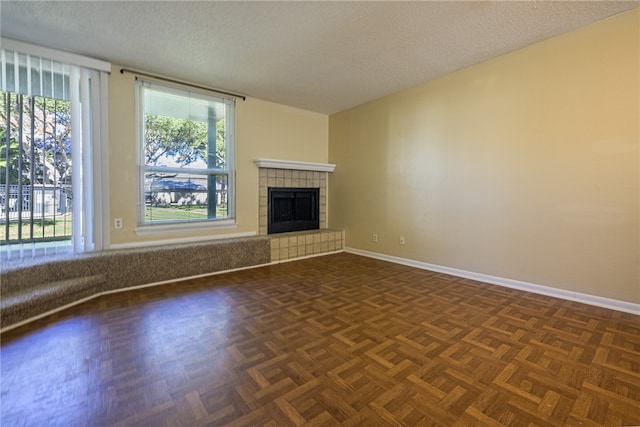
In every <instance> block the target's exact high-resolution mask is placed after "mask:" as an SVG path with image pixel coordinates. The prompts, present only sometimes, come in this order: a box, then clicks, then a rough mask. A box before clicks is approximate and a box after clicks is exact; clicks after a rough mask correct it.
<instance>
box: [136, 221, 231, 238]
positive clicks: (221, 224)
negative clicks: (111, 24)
mask: <svg viewBox="0 0 640 427" xmlns="http://www.w3.org/2000/svg"><path fill="white" fill-rule="evenodd" d="M237 227H238V224H237V223H236V221H235V220H233V219H224V220H220V221H202V222H192V223H186V224H185V223H169V224H155V225H141V226H139V227H136V228H135V229H134V232H135V233H136V235H138V236H152V235H158V234H171V233H185V232H189V231H203V230H223V229H230V228H237Z"/></svg>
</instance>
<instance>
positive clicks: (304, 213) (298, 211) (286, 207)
mask: <svg viewBox="0 0 640 427" xmlns="http://www.w3.org/2000/svg"><path fill="white" fill-rule="evenodd" d="M268 201H269V205H268V213H267V221H268V222H267V232H268V233H269V234H275V233H286V232H290V231H302V230H317V229H319V228H320V203H319V201H320V189H319V188H289V187H286V188H283V187H269V198H268Z"/></svg>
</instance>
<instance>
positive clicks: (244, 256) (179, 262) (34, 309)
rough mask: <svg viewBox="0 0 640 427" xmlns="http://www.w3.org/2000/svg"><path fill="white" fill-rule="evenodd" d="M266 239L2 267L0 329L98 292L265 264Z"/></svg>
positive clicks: (267, 260)
mask: <svg viewBox="0 0 640 427" xmlns="http://www.w3.org/2000/svg"><path fill="white" fill-rule="evenodd" d="M270 257H271V250H270V239H269V237H267V236H256V237H247V238H236V239H223V240H216V241H212V242H204V243H192V244H181V245H167V246H153V247H147V248H137V249H123V250H114V251H105V252H100V253H94V254H87V255H82V256H74V257H71V258H68V259H62V260H56V261H51V262H48V263H46V264H38V265H15V266H11V265H7V266H4V265H3V271H2V273H1V274H0V329H6V328H8V327H10V326H11V325H15V324H17V323H20V322H23V321H25V320H28V319H30V318H33V317H36V316H39V315H41V314H43V313H47V312H49V311H52V310H55V309H56V308H59V307H62V306H65V305H67V304H71V303H73V302H75V301H79V300H81V299H84V298H87V297H90V296H92V295H97V294H100V293H102V292H107V291H113V290H118V289H126V288H131V287H134V286H138V285H145V284H151V283H158V282H164V281H169V280H179V279H182V278H186V277H192V276H197V275H203V274H210V273H215V272H218V271H227V270H233V269H237V268H244V267H251V266H256V265H262V264H268V263H270V261H271V258H270Z"/></svg>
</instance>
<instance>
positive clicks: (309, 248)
mask: <svg viewBox="0 0 640 427" xmlns="http://www.w3.org/2000/svg"><path fill="white" fill-rule="evenodd" d="M255 164H256V166H258V168H259V175H258V185H259V196H258V197H259V200H258V203H259V205H258V234H260V235H266V234H267V224H268V219H267V218H268V206H269V187H279V188H318V189H319V192H320V203H319V205H320V206H319V211H320V229H319V230H308V231H299V232H293V233H279V234H271V235H270V236H272V237H271V261H282V260H287V259H292V258H299V257H302V256H311V255H316V254H320V253H324V252H334V251H338V250H342V249H343V247H344V243H343V242H344V232H343V231H342V230H333V229H327V178H328V174H329V173H331V172H333V170H334V168H335V165H332V164H326V163H309V162H292V161H286V160H273V159H258V160H256V161H255Z"/></svg>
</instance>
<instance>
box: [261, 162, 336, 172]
mask: <svg viewBox="0 0 640 427" xmlns="http://www.w3.org/2000/svg"><path fill="white" fill-rule="evenodd" d="M254 163H255V164H256V166H257V167H259V168H271V169H294V170H302V171H317V172H333V171H334V170H335V168H336V165H334V164H332V163H313V162H296V161H292V160H277V159H256V160H254Z"/></svg>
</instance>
